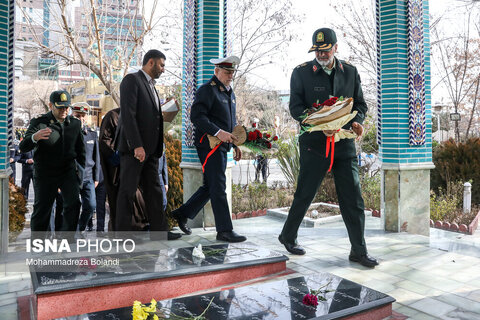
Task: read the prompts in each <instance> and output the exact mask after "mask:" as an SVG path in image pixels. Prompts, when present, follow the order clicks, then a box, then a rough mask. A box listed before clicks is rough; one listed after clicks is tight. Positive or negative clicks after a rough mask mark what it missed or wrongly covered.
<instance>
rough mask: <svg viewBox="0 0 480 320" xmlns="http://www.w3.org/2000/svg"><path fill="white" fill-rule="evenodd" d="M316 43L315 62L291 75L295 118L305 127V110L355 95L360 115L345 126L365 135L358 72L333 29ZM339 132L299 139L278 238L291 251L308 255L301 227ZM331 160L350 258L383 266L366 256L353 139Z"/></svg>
mask: <svg viewBox="0 0 480 320" xmlns="http://www.w3.org/2000/svg"><path fill="white" fill-rule="evenodd" d="M312 42H313V45H312V47H311V48H310V50H309V52H312V51H314V52H315V59H313V60H312V61H308V62H305V63H303V64H301V65H299V66H297V67H296V68H295V69H294V70H293V72H292V77H291V81H290V105H289V108H290V114H291V115H292V117H293V118H295V119H296V120H297V121H299V122H300V124H301V121H302V119H303V117H302V116H303V115H304V114H305V111H306V110H307V109H308V108H310V107H311V106H312V105H313V104H314V103H315V102H318V101H320V102H322V101H325V100H327V99H329V98H330V97H331V96H336V97H341V96H343V97H351V98H353V108H352V111H357V115H356V116H355V117H354V118H353V119H352V120H351V121H350V122H349V123H347V124H346V125H345V126H344V128H345V129H351V130H352V131H354V132H355V133H356V135H357V136H358V137H360V136H361V135H362V133H363V126H362V123H363V120H364V119H365V114H366V112H367V104H366V103H365V100H364V99H363V92H362V86H361V81H360V76H359V74H358V71H357V68H355V67H354V66H352V65H351V64H349V63H347V62H345V61H341V60H339V59H337V58H336V57H335V53H336V51H337V37H336V35H335V32H334V31H333V30H332V29H329V28H322V29H318V30H316V31H315V32H314V34H313V39H312ZM301 125H302V124H301ZM334 134H335V131H333V130H325V131H315V132H310V133H308V132H306V133H304V134H302V135H301V136H300V138H299V147H300V172H299V175H298V182H297V190H296V191H295V195H294V199H293V203H292V206H291V207H290V211H289V212H288V217H287V220H286V221H285V225H284V226H283V230H282V232H281V234H280V235H279V237H278V240H279V241H280V242H281V243H282V244H283V245H284V246H285V248H286V249H287V251H289V252H290V253H293V254H299V255H302V254H305V250H304V249H303V248H302V247H301V246H300V245H298V244H297V235H298V228H299V227H300V224H301V222H302V220H303V217H304V216H305V213H306V212H307V209H308V207H309V206H310V203H311V202H312V200H313V198H314V196H315V193H316V192H317V190H318V188H319V187H320V185H321V183H322V180H323V178H324V177H325V174H326V172H327V170H328V169H329V166H330V159H329V158H326V157H325V154H326V153H327V154H328V151H325V152H326V153H324V151H323V150H328V149H327V148H326V144H327V137H329V136H333V135H334ZM334 155H335V156H334ZM331 157H334V159H333V167H332V172H333V176H334V180H335V188H336V191H337V196H338V202H339V204H340V211H341V214H342V218H343V221H344V222H345V225H346V227H347V231H348V236H349V239H350V244H351V251H350V256H349V259H350V260H351V261H354V262H359V263H360V264H362V265H364V266H366V267H370V268H373V267H375V266H376V265H377V264H378V262H377V260H376V259H374V258H372V257H370V256H369V255H368V254H367V246H366V244H365V238H364V229H365V214H364V210H365V207H364V202H363V198H362V192H361V190H360V181H359V177H358V166H357V157H356V150H355V142H354V141H353V139H343V140H340V141H338V142H336V143H335V154H333V147H332V154H331Z"/></svg>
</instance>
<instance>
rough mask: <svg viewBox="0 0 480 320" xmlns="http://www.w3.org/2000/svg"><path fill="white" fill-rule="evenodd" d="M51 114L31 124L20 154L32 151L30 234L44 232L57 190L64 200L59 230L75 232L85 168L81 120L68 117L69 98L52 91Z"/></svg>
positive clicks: (36, 119)
mask: <svg viewBox="0 0 480 320" xmlns="http://www.w3.org/2000/svg"><path fill="white" fill-rule="evenodd" d="M49 106H50V110H51V111H50V112H48V113H46V114H43V115H41V116H39V117H37V118H35V119H32V120H31V121H30V125H29V127H28V130H27V132H26V134H25V138H24V139H23V140H22V142H20V151H21V152H24V153H25V152H29V151H31V150H33V149H35V151H34V154H33V158H34V177H33V188H34V191H35V200H34V204H33V213H32V218H31V229H32V231H47V228H48V224H49V221H50V215H51V212H52V205H53V202H54V200H55V197H56V195H57V192H58V189H60V190H61V192H62V197H63V222H62V230H61V231H75V230H76V229H77V224H78V216H79V210H80V199H79V197H78V194H79V191H80V183H81V181H82V177H81V172H82V170H83V168H85V143H84V141H83V134H82V124H81V122H80V120H78V119H76V118H75V117H73V116H69V115H68V108H69V107H70V95H69V93H68V92H66V91H54V92H52V94H51V95H50V103H49Z"/></svg>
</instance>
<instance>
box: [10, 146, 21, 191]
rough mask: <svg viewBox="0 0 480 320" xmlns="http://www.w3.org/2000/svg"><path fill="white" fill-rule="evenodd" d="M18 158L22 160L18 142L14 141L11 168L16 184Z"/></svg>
mask: <svg viewBox="0 0 480 320" xmlns="http://www.w3.org/2000/svg"><path fill="white" fill-rule="evenodd" d="M18 160H20V152H18V144H17V143H16V142H15V141H14V142H13V143H12V146H11V147H10V168H11V169H12V173H11V174H10V177H11V178H12V179H13V183H14V184H15V179H16V178H17V168H16V163H17V161H18Z"/></svg>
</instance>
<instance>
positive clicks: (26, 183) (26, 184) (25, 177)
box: [22, 168, 33, 199]
mask: <svg viewBox="0 0 480 320" xmlns="http://www.w3.org/2000/svg"><path fill="white" fill-rule="evenodd" d="M32 179H33V169H31V168H30V169H27V170H22V188H23V190H25V198H27V199H28V191H29V189H30V181H31V180H32Z"/></svg>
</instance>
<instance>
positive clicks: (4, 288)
mask: <svg viewBox="0 0 480 320" xmlns="http://www.w3.org/2000/svg"><path fill="white" fill-rule="evenodd" d="M233 223H234V227H235V230H236V231H237V232H239V233H241V234H244V235H246V236H247V237H248V241H251V242H254V243H257V244H260V245H263V246H265V247H267V248H269V249H273V250H277V251H280V252H282V253H284V254H286V255H288V256H289V258H290V260H289V261H288V263H287V267H288V268H290V269H292V270H294V271H296V272H298V273H301V274H304V275H305V274H311V273H315V272H330V273H333V274H335V275H338V276H341V277H343V278H346V279H349V280H352V281H355V282H357V283H360V284H362V285H364V286H367V287H370V288H372V289H375V290H378V291H381V292H384V293H387V294H389V295H391V296H392V297H394V298H395V299H396V300H397V301H396V302H395V303H394V305H393V308H394V311H395V315H396V316H393V317H391V319H392V320H393V319H407V318H406V317H408V319H418V320H422V319H461V320H475V319H479V320H480V234H479V233H480V231H479V232H477V234H476V235H472V236H469V235H463V234H459V233H452V232H448V231H443V230H438V229H431V235H430V237H424V236H418V235H411V234H407V233H390V232H385V231H383V230H382V227H381V220H380V219H379V218H374V217H368V218H367V219H366V241H367V245H368V248H369V253H370V254H371V255H372V256H374V257H376V258H377V259H379V261H380V265H379V266H378V267H376V268H375V269H368V268H365V267H363V266H361V265H359V264H356V263H352V262H350V261H348V259H347V257H348V253H349V251H350V244H349V242H348V237H347V233H346V230H345V226H344V225H343V223H342V222H335V223H329V224H325V225H322V226H321V227H320V228H315V229H314V228H301V229H300V232H299V239H298V240H299V243H300V244H301V245H303V246H304V247H305V249H306V250H307V254H306V255H305V256H292V255H290V254H288V252H287V251H286V250H285V249H284V248H283V246H282V245H280V244H279V243H278V240H277V236H278V233H279V232H280V230H281V228H282V225H283V222H282V221H281V220H278V219H277V218H273V217H268V216H264V217H257V218H249V219H241V220H235V221H234V222H233ZM215 235H216V233H215V231H214V229H213V228H208V229H206V230H204V229H201V228H198V229H194V231H193V234H192V235H190V236H183V237H182V239H181V240H178V241H170V242H168V243H167V244H168V246H170V247H184V246H192V245H196V244H198V243H202V244H209V243H212V242H215ZM22 250H24V249H23V248H22V245H21V244H18V243H17V244H16V245H13V246H12V249H11V251H12V252H11V253H9V259H8V260H9V262H8V263H6V262H5V261H3V262H2V263H0V318H1V319H17V318H18V314H19V310H17V309H18V305H17V298H18V297H22V296H26V295H28V294H30V289H31V282H30V276H29V273H28V270H27V267H26V266H25V261H24V260H23V261H22V260H21V259H22V258H21V252H22ZM14 251H16V252H14ZM294 276H296V274H291V275H287V276H284V277H294ZM400 314H401V315H400ZM402 315H404V316H406V317H404V316H403V317H402Z"/></svg>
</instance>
